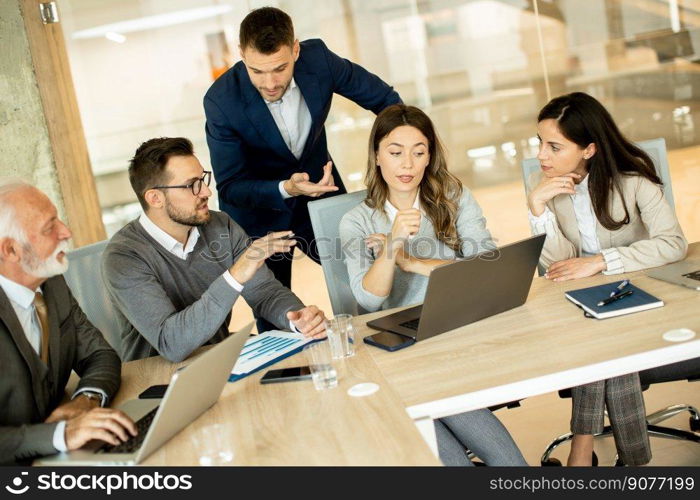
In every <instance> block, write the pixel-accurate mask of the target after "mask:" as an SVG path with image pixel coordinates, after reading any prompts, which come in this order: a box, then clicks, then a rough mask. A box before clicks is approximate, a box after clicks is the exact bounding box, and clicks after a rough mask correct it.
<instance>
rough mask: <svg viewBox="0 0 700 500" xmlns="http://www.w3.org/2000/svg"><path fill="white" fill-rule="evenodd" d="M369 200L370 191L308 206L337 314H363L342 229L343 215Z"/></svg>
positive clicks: (320, 201)
mask: <svg viewBox="0 0 700 500" xmlns="http://www.w3.org/2000/svg"><path fill="white" fill-rule="evenodd" d="M366 196H367V191H365V190H363V191H356V192H354V193H348V194H342V195H339V196H332V197H330V198H324V199H322V200H316V201H312V202H309V204H308V207H309V216H310V217H311V226H312V227H313V229H314V236H315V237H316V246H317V247H318V255H319V257H320V258H321V267H322V268H323V275H324V276H325V277H326V286H327V287H328V295H329V296H330V298H331V307H332V308H333V314H352V315H357V314H361V313H362V312H363V311H361V309H360V307H359V306H358V304H357V301H356V300H355V296H354V295H353V294H352V290H351V289H350V278H349V276H348V270H347V268H346V267H345V259H344V256H343V250H342V245H341V244H340V232H339V230H338V226H339V225H340V219H342V218H343V215H345V214H346V213H348V211H349V210H350V209H352V208H353V207H355V206H357V205H359V204H360V202H361V201H362V200H364V199H365V197H366Z"/></svg>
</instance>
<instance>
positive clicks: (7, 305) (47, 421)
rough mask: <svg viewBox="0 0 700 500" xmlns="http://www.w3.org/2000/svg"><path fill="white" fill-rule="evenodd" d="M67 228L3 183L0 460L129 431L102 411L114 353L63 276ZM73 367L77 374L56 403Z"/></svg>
mask: <svg viewBox="0 0 700 500" xmlns="http://www.w3.org/2000/svg"><path fill="white" fill-rule="evenodd" d="M70 237H71V232H70V230H69V229H68V227H66V225H65V224H64V223H63V222H61V220H60V219H59V218H58V216H57V213H56V207H54V205H53V203H51V201H50V200H49V199H48V198H47V197H46V195H44V194H43V193H42V192H41V191H39V190H38V189H36V188H35V187H33V186H31V185H29V184H27V183H25V182H23V181H21V180H13V179H4V180H3V179H0V367H1V368H2V377H1V378H0V402H2V405H0V463H3V464H7V463H18V462H19V463H21V462H24V461H26V460H29V459H31V458H33V457H36V456H42V455H50V454H53V453H56V452H58V451H68V450H74V449H77V448H80V447H82V446H83V445H85V444H86V443H87V442H88V441H91V440H93V439H98V440H102V441H106V442H108V443H111V444H118V443H119V442H121V441H126V440H127V439H128V438H129V435H136V432H137V430H136V427H135V426H134V424H133V422H132V421H131V420H130V419H129V417H127V416H126V415H125V414H124V413H122V412H120V411H118V410H111V409H107V408H103V407H104V406H105V405H106V404H107V402H108V401H109V400H110V398H111V397H112V396H113V395H114V394H115V393H116V391H117V389H118V388H119V382H120V365H121V362H120V360H119V357H118V356H117V354H116V353H115V352H114V350H113V349H112V348H111V347H110V346H109V344H108V343H107V342H106V341H105V340H104V338H103V337H102V334H101V333H100V332H99V331H98V330H97V329H96V328H95V327H94V326H93V325H92V324H90V322H89V321H88V319H87V318H86V317H85V314H84V313H83V311H82V310H81V309H80V306H79V305H78V303H77V302H76V301H75V299H74V298H73V296H72V295H71V293H70V290H69V289H68V286H67V285H66V282H65V280H64V279H63V277H62V276H61V274H63V273H64V272H65V271H66V269H67V268H68V259H67V258H66V250H67V248H68V240H69V239H70ZM71 370H75V371H76V373H77V374H78V375H79V376H80V377H81V378H80V382H79V384H78V388H77V390H76V391H75V392H74V393H73V395H72V398H71V400H70V401H69V402H67V403H63V404H61V403H62V400H63V398H64V393H65V387H66V383H67V382H68V378H69V376H70V373H71Z"/></svg>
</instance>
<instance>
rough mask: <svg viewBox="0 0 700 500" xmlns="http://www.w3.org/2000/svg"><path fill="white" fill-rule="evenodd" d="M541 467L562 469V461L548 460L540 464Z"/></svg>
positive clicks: (556, 459)
mask: <svg viewBox="0 0 700 500" xmlns="http://www.w3.org/2000/svg"><path fill="white" fill-rule="evenodd" d="M540 465H541V466H542V467H561V460H559V459H558V458H551V457H550V458H548V459H547V460H543V461H542V462H540Z"/></svg>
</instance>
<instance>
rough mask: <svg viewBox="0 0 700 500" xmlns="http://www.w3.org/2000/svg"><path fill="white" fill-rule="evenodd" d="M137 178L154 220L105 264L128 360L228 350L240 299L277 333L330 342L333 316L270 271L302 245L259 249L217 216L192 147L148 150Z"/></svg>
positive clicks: (275, 237)
mask: <svg viewBox="0 0 700 500" xmlns="http://www.w3.org/2000/svg"><path fill="white" fill-rule="evenodd" d="M129 180H130V182H131V186H132V188H133V189H134V192H135V193H136V196H137V198H138V200H139V202H140V203H141V206H142V207H143V210H144V212H143V214H142V215H141V216H140V217H139V218H138V219H136V220H133V221H131V222H130V223H129V224H127V225H126V226H124V227H123V228H122V229H120V230H119V232H117V234H115V235H114V237H113V238H112V240H111V241H110V243H109V245H108V246H107V248H106V249H105V252H104V255H103V258H102V274H103V278H104V282H105V284H106V286H107V289H108V290H109V293H110V294H111V295H112V298H113V299H114V301H115V303H116V305H117V309H118V311H119V313H120V314H119V318H118V319H119V321H120V325H121V327H122V350H123V351H122V359H123V360H125V361H128V360H133V359H141V358H145V357H149V356H155V355H157V354H160V355H161V356H163V357H164V358H166V359H168V360H170V361H173V362H177V361H182V360H183V359H185V358H187V357H188V356H189V355H190V354H191V353H192V352H193V351H195V350H196V349H197V348H198V347H200V346H202V345H204V344H213V343H217V342H220V341H221V340H223V339H225V338H226V337H227V336H228V335H229V332H228V324H229V321H230V319H231V309H232V307H233V304H234V302H235V301H236V300H237V299H238V297H239V296H243V298H244V299H245V301H246V302H247V303H248V304H249V305H250V306H251V307H252V309H253V311H254V312H255V314H256V316H260V317H263V318H265V319H266V320H267V321H269V322H270V323H272V324H273V325H275V326H276V327H277V328H282V329H284V328H292V329H296V330H298V331H299V332H301V333H303V334H304V335H306V336H309V337H315V338H320V337H323V336H325V326H324V320H325V318H324V315H323V312H322V311H320V310H319V309H318V308H317V307H316V306H308V307H305V306H304V304H303V303H302V302H301V301H300V300H299V298H297V296H296V295H294V294H293V293H292V292H291V291H290V290H289V289H288V288H285V287H284V286H282V284H280V283H279V282H278V281H277V280H276V279H275V278H274V276H273V275H272V273H271V272H270V270H269V269H267V267H266V266H265V259H266V258H268V257H269V256H270V255H272V254H274V253H278V252H288V251H289V250H290V249H291V248H292V247H293V246H294V245H295V244H296V241H295V240H294V239H293V234H292V233H291V231H280V232H275V233H271V234H269V235H267V236H265V237H263V238H259V239H257V240H255V241H253V242H251V241H250V239H249V238H248V236H247V235H246V233H245V232H244V231H243V229H241V227H240V226H239V225H238V224H236V223H235V222H234V221H233V220H232V219H231V218H230V217H229V216H228V215H226V214H225V213H223V212H215V211H210V210H209V208H208V206H207V204H208V200H209V197H210V196H211V195H212V191H211V190H210V189H209V183H210V181H211V173H210V172H206V171H204V169H203V168H202V165H201V164H200V163H199V160H197V158H196V157H195V156H194V151H193V149H192V143H191V142H190V141H189V140H187V139H185V138H165V137H164V138H159V139H151V140H149V141H147V142H145V143H143V144H142V145H141V146H140V147H139V148H138V149H137V150H136V154H135V155H134V157H133V158H132V160H131V162H130V165H129Z"/></svg>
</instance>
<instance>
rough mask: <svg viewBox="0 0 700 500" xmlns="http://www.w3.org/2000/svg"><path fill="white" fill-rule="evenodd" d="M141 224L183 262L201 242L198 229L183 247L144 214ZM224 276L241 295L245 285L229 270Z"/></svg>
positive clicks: (194, 230)
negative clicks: (199, 241)
mask: <svg viewBox="0 0 700 500" xmlns="http://www.w3.org/2000/svg"><path fill="white" fill-rule="evenodd" d="M139 224H141V227H143V228H144V229H145V230H146V232H147V233H148V234H149V235H150V236H151V237H152V238H153V239H154V240H156V241H157V242H158V244H159V245H160V246H162V247H163V248H165V249H166V250H167V251H168V252H170V253H171V254H173V255H174V256H176V257H178V258H180V259H182V260H187V256H188V255H189V254H191V253H192V250H194V246H195V245H196V244H197V241H198V240H199V229H197V227H193V228H192V229H191V230H190V235H189V237H188V238H187V242H186V243H185V244H184V245H183V244H182V243H180V242H179V241H177V240H176V239H175V238H173V237H172V236H170V235H169V234H168V233H166V232H165V231H163V230H162V229H161V228H159V227H158V226H157V225H156V223H155V222H153V221H152V220H151V219H150V218H149V217H148V216H147V215H146V214H145V213H142V214H141V216H140V217H139ZM223 276H224V279H225V280H226V283H228V284H229V285H231V288H233V289H234V290H236V291H237V292H238V293H240V292H241V291H242V290H243V285H241V284H240V283H239V282H238V281H236V279H235V278H234V277H233V276H231V273H230V272H228V270H227V271H224V274H223Z"/></svg>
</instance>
